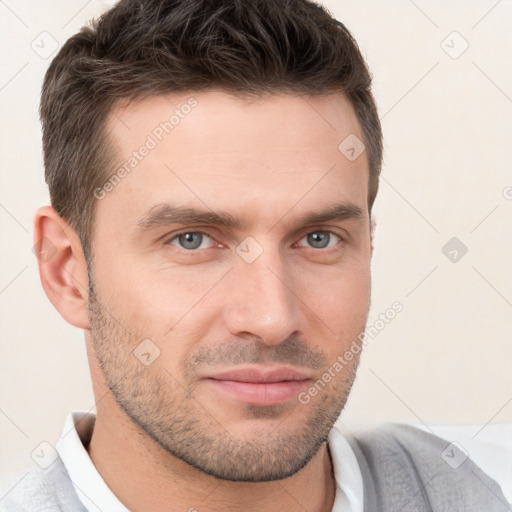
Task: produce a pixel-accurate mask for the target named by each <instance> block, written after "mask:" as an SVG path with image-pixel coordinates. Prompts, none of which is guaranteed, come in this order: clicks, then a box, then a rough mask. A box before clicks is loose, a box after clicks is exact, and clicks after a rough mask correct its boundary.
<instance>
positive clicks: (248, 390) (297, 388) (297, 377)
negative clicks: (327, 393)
mask: <svg viewBox="0 0 512 512" xmlns="http://www.w3.org/2000/svg"><path fill="white" fill-rule="evenodd" d="M204 380H205V381H206V382H207V383H208V384H209V385H210V386H211V387H213V389H214V390H215V391H216V392H218V393H221V394H222V395H224V396H227V397H229V398H231V399H235V400H238V401H242V402H247V403H251V404H255V405H277V404H282V403H285V402H289V401H290V400H293V399H294V398H295V399H297V396H298V394H299V393H300V392H301V391H302V390H304V389H305V388H307V387H308V386H310V385H311V382H312V378H311V377H310V376H309V375H308V374H306V373H304V372H302V371H299V370H297V369H294V368H289V367H277V368H276V367H261V366H260V367H244V368H236V369H232V370H227V371H223V372H220V373H217V374H215V375H210V376H207V377H205V378H204Z"/></svg>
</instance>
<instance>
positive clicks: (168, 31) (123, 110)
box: [0, 0, 510, 512]
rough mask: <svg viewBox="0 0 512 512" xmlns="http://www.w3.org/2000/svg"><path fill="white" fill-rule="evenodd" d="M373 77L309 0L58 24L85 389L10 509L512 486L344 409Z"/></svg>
mask: <svg viewBox="0 0 512 512" xmlns="http://www.w3.org/2000/svg"><path fill="white" fill-rule="evenodd" d="M370 86H371V80H370V76H369V73H368V70H367V68H366V66H365V63H364V61H363V59H362V57H361V54H360V52H359V50H358V47H357V45H356V43H355V41H354V40H353V39H352V37H351V36H350V34H349V32H348V31H347V29H346V28H345V27H344V26H343V25H342V24H340V23H338V22H336V21H335V20H333V19H332V18H331V17H330V16H329V14H328V13H327V12H326V11H325V10H323V9H322V8H320V7H319V6H317V5H315V4H313V3H311V2H309V1H307V0H265V1H263V0H255V1H252V2H248V1H245V2H244V1H242V0H217V1H215V2H207V1H201V0H181V1H180V0H174V1H170V0H167V1H165V0H143V1H134V0H121V2H119V3H118V4H117V5H116V6H115V7H114V8H112V9H111V10H110V11H108V12H107V13H105V15H104V16H102V17H101V18H100V19H99V20H98V21H97V22H95V23H94V24H93V25H92V27H86V28H83V29H82V30H81V31H80V32H79V33H78V34H76V35H75V36H73V37H72V38H70V39H69V40H68V42H67V43H66V44H65V45H64V46H63V47H62V49H61V50H60V52H59V54H58V55H57V56H56V57H55V59H54V60H53V62H52V64H51V65H50V68H49V69H48V72H47V74H46V77H45V81H44V86H43V92H42V101H41V119H42V124H43V146H44V156H45V169H46V180H47V183H48V185H49V188H50V195H51V202H52V206H51V207H49V206H47V207H43V208H41V209H39V210H38V212H37V214H36V219H35V239H36V245H37V248H38V252H39V256H40V258H39V269H40V275H41V282H42V285H43V288H44V290H45V292H46V294H47V295H48V297H49V299H50V300H51V301H52V303H53V304H54V306H55V307H56V308H57V310H58V311H59V312H60V314H61V315H62V316H63V318H64V319H65V320H66V321H67V322H69V323H71V324H72V325H74V326H76V327H78V328H80V329H83V330H84V332H85V339H86V346H87V353H88V358H89V364H90V369H91V376H92V382H93V389H94V394H95V399H96V408H97V413H96V415H92V414H89V415H87V414H78V413H75V414H72V415H70V417H69V418H68V422H67V424H66V426H65V428H64V432H63V436H62V438H61V439H60V441H59V443H58V445H57V451H58V458H57V460H55V461H54V462H53V463H52V464H51V465H49V466H48V467H47V468H44V469H43V468H41V470H39V471H35V472H33V473H32V474H31V475H30V476H29V477H28V478H27V479H25V480H24V481H23V482H22V483H21V484H20V485H19V486H17V487H16V489H14V490H13V491H12V492H11V493H9V494H8V496H7V497H6V498H5V499H4V500H3V502H2V503H1V504H0V506H1V507H2V510H6V511H11V510H31V511H33V510H52V511H53V510H55V511H56V510H65V511H85V510H89V511H92V510H101V511H104V512H111V511H126V510H131V511H146V510H147V511H152V512H159V511H171V510H172V511H179V510H183V511H187V510H188V511H195V510H197V511H203V510H204V511H209V512H217V511H225V510H244V511H267V510H268V511H271V510H287V511H299V510H307V511H311V512H317V511H318V512H320V511H330V510H334V511H339V512H341V511H363V510H364V511H398V510H402V511H412V510H416V511H427V510H450V511H456V510H460V511H462V510H464V511H468V510H474V511H477V510H479V511H482V510H485V511H505V510H510V507H509V505H508V504H507V503H506V500H505V498H504V497H503V494H502V493H501V490H500V489H499V486H498V485H497V484H496V483H495V482H493V481H492V480H491V479H490V478H489V477H487V476H486V475H485V474H484V473H483V472H482V471H480V470H479V469H478V468H477V467H476V466H475V465H474V464H473V463H472V462H471V461H469V460H468V461H465V462H464V464H462V465H461V466H460V467H458V468H457V469H453V468H452V467H450V466H449V465H447V464H446V463H445V462H444V461H443V459H442V457H441V453H442V451H443V450H444V449H445V448H446V442H444V441H442V440H440V439H438V438H436V437H434V436H431V435H428V434H424V433H422V432H420V431H418V430H416V429H414V428H412V427H407V426H398V425H392V426H386V427H383V428H381V429H377V430H375V431H372V432H369V433H366V434H360V435H357V436H356V437H354V438H348V439H345V438H344V437H343V436H342V435H341V434H340V433H339V432H338V431H337V430H336V429H335V428H333V425H334V423H335V421H336V419H337V418H338V416H339V414H340V412H341V411H342V409H343V407H344V405H345V403H346V400H347V397H348V395H349V392H350V389H351V386H352V383H353V381H354V377H355V374H356V370H357V366H358V363H359V358H360V354H361V349H362V341H363V337H362V336H361V333H364V330H365V325H366V321H367V316H368V310H369V306H370V291H371V275H370V262H371V255H372V232H373V227H372V217H371V212H372V206H373V203H374V201H375V197H376V194H377V190H378V178H379V172H380V167H381V161H382V135H381V127H380V123H379V118H378V115H377V110H376V107H375V104H374V100H373V97H372V94H371V90H370ZM454 456H456V453H454Z"/></svg>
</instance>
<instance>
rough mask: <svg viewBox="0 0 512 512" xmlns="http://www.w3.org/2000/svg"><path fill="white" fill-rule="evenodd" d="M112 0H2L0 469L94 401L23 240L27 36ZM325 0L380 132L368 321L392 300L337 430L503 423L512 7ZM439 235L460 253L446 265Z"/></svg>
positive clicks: (28, 159) (27, 192)
mask: <svg viewBox="0 0 512 512" xmlns="http://www.w3.org/2000/svg"><path fill="white" fill-rule="evenodd" d="M109 3H112V2H106V1H100V0H89V1H86V0H73V1H70V0H52V1H50V0H45V1H44V2H41V1H39V0H18V1H16V0H3V1H2V2H0V23H1V26H0V34H1V35H2V45H1V49H0V51H1V54H0V72H1V74H0V111H1V116H2V119H1V120H2V123H1V130H2V132H1V155H0V166H1V167H0V169H1V173H0V248H1V253H0V336H1V345H0V347H1V355H0V433H1V436H0V438H1V443H2V446H1V451H0V461H1V463H0V464H1V468H0V469H3V468H5V467H7V466H8V467H10V468H12V467H13V466H14V465H17V464H22V463H26V462H27V460H28V457H29V456H30V453H31V451H32V450H34V448H35V447H36V446H37V445H38V444H39V443H40V442H41V441H43V440H46V441H48V442H50V443H52V444H54V443H55V442H56V440H57V438H58V436H59V434H60V431H61V429H62V425H63V421H64V418H65V416H66V414H67V412H68V411H71V410H90V409H92V408H93V407H94V400H93V396H92V391H91V386H90V379H89V373H88V367H87V363H86V357H85V349H84V341H83V333H82V332H81V331H79V330H77V329H75V328H72V327H71V326H68V325H67V324H66V323H65V322H64V321H63V320H62V319H61V317H60V316H59V315H58V314H57V312H56V311H55V310H54V309H53V307H52V306H51V304H50V302H49V301H48V300H47V298H46V296H45V295H44V293H43V290H42V288H41V286H40V284H39V277H38V273H37V265H36V259H35V257H34V255H33V253H32V250H31V249H32V218H33V214H34V211H35V209H36V208H37V207H38V206H39V205H42V204H44V203H46V202H47V201H48V196H47V192H46V187H45V184H44V180H43V167H42V156H41V150H40V127H39V122H38V117H37V109H38V101H39V91H40V86H41V82H42V78H43V74H44V71H45V69H46V68H47V66H48V64H49V62H50V60H51V56H50V57H48V58H42V57H41V56H39V55H38V54H37V53H36V52H35V51H34V50H33V49H32V47H31V45H33V46H35V45H36V44H39V45H41V42H40V41H41V38H42V37H43V38H46V39H44V41H45V45H44V49H45V50H43V49H42V48H40V49H39V50H38V51H39V52H42V51H49V50H51V44H52V39H51V38H53V39H55V41H56V42H55V43H53V44H55V45H57V44H59V45H61V44H62V43H63V42H64V41H65V40H66V39H67V38H68V37H69V36H70V35H71V34H73V33H74V32H76V31H77V30H78V29H79V27H80V26H81V25H82V24H83V23H84V22H85V21H86V20H87V19H90V18H91V17H93V16H96V15H98V14H99V13H101V12H102V10H103V9H104V8H105V7H106V6H107V5H108V4H109ZM325 4H326V5H327V6H328V7H329V8H330V9H331V11H332V12H333V13H334V14H335V15H336V17H337V18H338V19H340V20H341V21H343V22H344V23H345V24H346V25H347V27H348V28H349V29H350V30H351V31H352V33H353V34H354V35H355V37H356V39H357V40H358V42H359V44H360V47H361V49H362V51H363V53H364V55H365V56H366V58H367V59H368V62H369V65H370V67H371V69H372V71H373V74H374V77H375V86H374V87H375V95H376V98H377V102H378V105H379V109H380V114H381V118H382V122H383V129H384V132H385V165H384V169H383V174H382V180H381V191H380V196H379V198H378V201H377V205H376V210H375V213H376V217H377V221H378V229H377V240H376V253H375V256H374V262H373V272H374V283H373V301H372V311H371V315H370V319H369V325H372V324H373V322H374V321H375V320H376V319H377V317H378V316H379V314H380V313H383V312H385V311H386V310H387V309H388V308H389V307H390V306H391V304H392V303H393V302H395V301H399V302H401V303H402V304H403V307H404V310H403V312H402V313H400V314H399V315H397V317H396V318H395V319H394V320H393V321H392V322H391V323H389V324H388V325H386V327H385V328H384V329H382V330H381V331H380V333H379V334H378V336H376V337H375V338H374V339H372V340H371V341H370V343H369V344H368V346H367V347H366V349H365V355H364V358H363V363H362V366H361V368H360V372H359V376H358V379H357V381H356V384H355V388H354V390H353V394H352V396H351V399H350V400H349V404H348V408H347V409H346V410H345V412H344V413H343V415H342V416H341V423H344V424H345V425H348V426H351V427H352V426H354V425H356V424H362V423H364V424H368V423H374V422H382V421H402V422H411V423H417V424H423V425H427V426H429V425H432V424H453V423H479V424H481V425H485V424H487V423H489V422H512V372H511V368H510V363H511V361H512V336H511V333H512V314H511V313H512V279H511V278H512V270H511V262H512V237H511V233H512V171H511V161H512V149H511V148H512V141H511V137H512V66H511V62H512V35H511V32H510V27H512V23H511V22H512V1H511V0H501V1H497V0H479V1H474V0H473V1H468V0H458V1H454V0H451V1H450V2H446V1H444V0H435V1H434V0H431V1H426V0H416V1H415V2H413V1H412V0H357V1H356V0H346V1H345V0H328V1H326V2H325ZM43 31H44V32H47V33H48V34H50V35H51V36H49V35H47V34H43V35H42V36H41V35H40V34H41V33H42V32H43ZM453 32H457V34H453ZM34 40H35V43H32V42H33V41H34ZM443 41H444V42H443ZM466 45H469V46H468V47H467V49H466V50H465V51H464V52H463V53H461V52H462V50H464V48H465V46H466ZM459 53H461V55H460V56H459ZM43 57H46V55H43ZM454 57H457V58H454ZM452 237H457V238H458V239H459V240H460V241H461V242H462V243H464V244H465V246H467V248H468V252H467V254H466V255H464V256H463V257H462V258H460V259H459V261H458V262H456V263H454V262H452V261H450V260H449V259H448V258H447V257H446V256H445V254H443V252H442V247H443V246H444V245H445V244H446V243H447V242H448V241H449V240H450V239H451V238H452ZM459 257H460V253H459ZM483 433H484V434H485V428H484V431H483ZM482 435H483V434H482Z"/></svg>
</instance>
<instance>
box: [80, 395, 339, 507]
mask: <svg viewBox="0 0 512 512" xmlns="http://www.w3.org/2000/svg"><path fill="white" fill-rule="evenodd" d="M103 396H104V398H103V399H102V400H101V401H100V402H99V403H98V407H97V417H96V424H95V427H94V432H93V435H92V439H91V442H90V443H89V445H88V446H87V451H88V453H89V456H90V457H91V460H92V462H93V463H94V465H95V466H96V468H97V470H98V472H99V473H100V475H101V476H102V478H103V480H104V481H105V482H106V483H107V485H108V486H109V487H110V489H111V490H112V491H113V493H114V494H115V495H116V497H117V498H118V499H119V500H120V501H121V502H122V503H123V504H124V505H125V506H126V507H127V508H128V509H129V510H131V511H132V512H144V511H151V512H164V511H166V512H167V511H168V510H170V509H171V508H172V509H173V510H187V511H191V512H193V511H194V510H196V511H201V510H208V512H217V511H218V512H221V511H225V510H230V511H233V512H236V511H242V510H243V511H244V512H253V511H254V512H256V511H268V512H274V511H282V510H287V511H290V512H295V511H297V512H298V511H301V512H302V511H304V510H308V511H310V512H329V511H331V510H332V506H333V503H334V497H335V492H336V484H335V480H334V472H333V467H332V462H331V459H330V455H329V450H328V447H327V445H326V443H324V444H323V445H322V446H321V448H320V449H319V451H318V452H317V453H316V455H315V456H314V457H313V458H312V459H311V460H310V462H309V463H308V464H307V465H306V466H305V467H304V468H302V469H301V470H300V471H299V472H298V473H296V474H295V475H292V476H291V477H288V478H285V479H283V480H276V481H271V482H257V483H254V482H231V481H227V480H220V479H218V478H215V477H213V476H210V475H207V474H206V473H203V472H202V471H200V470H198V469H196V468H194V467H192V466H190V465H189V464H187V463H185V462H183V461H181V460H180V459H178V458H176V457H175V456H173V455H172V454H170V453H169V452H167V451H166V450H165V449H163V448H162V447H161V446H160V445H159V444H158V443H156V442H155V441H154V440H153V439H151V438H150V437H149V436H148V435H147V434H146V433H145V432H144V431H142V430H141V429H140V427H138V426H137V425H135V424H133V423H132V422H131V421H130V420H129V418H127V417H126V415H125V414H124V413H123V412H122V411H121V410H120V409H119V408H118V407H117V404H115V402H114V400H113V399H112V397H111V395H110V393H109V392H108V391H107V392H106V394H105V395H103Z"/></svg>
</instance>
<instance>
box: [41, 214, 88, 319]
mask: <svg viewBox="0 0 512 512" xmlns="http://www.w3.org/2000/svg"><path fill="white" fill-rule="evenodd" d="M34 252H35V254H36V256H37V260H38V267H39V276H40V278H41V284H42V286H43V289H44V291H45V292H46V295H47V296H48V298H49V299H50V301H51V303H52V304H53V305H54V306H55V308H56V309H57V311H58V312H59V313H60V314H61V315H62V317H63V318H64V320H66V321H67V322H68V323H70V324H71V325H74V326H75V327H79V328H81V329H88V328H89V320H88V314H87V294H88V289H89V282H88V275H87V266H86V263H85V258H84V254H83V250H82V245H81V243H80V239H79V238H78V236H77V234H76V232H75V231H74V229H73V228H72V227H71V226H70V225H69V224H68V223H67V222H66V221H65V220H64V219H63V218H62V217H60V216H59V214H58V213H57V212H56V211H55V210H54V209H53V208H52V207H51V206H43V207H42V208H39V209H38V210H37V212H36V215H35V219H34Z"/></svg>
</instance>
